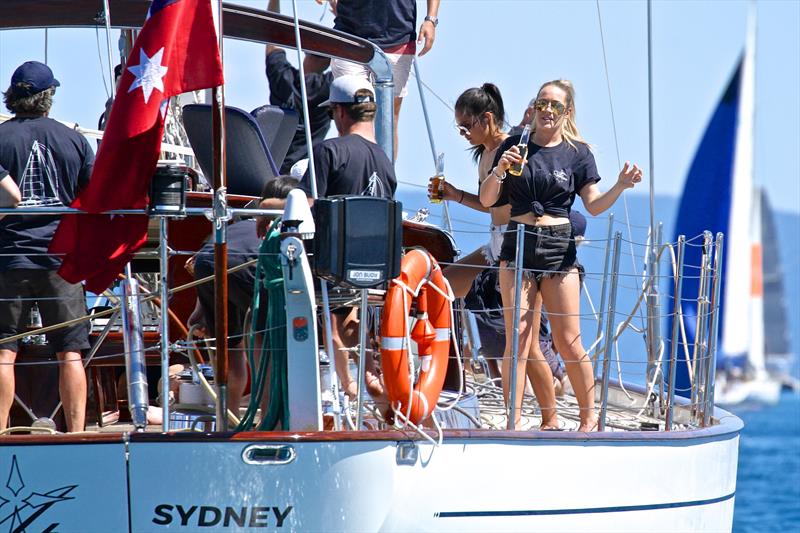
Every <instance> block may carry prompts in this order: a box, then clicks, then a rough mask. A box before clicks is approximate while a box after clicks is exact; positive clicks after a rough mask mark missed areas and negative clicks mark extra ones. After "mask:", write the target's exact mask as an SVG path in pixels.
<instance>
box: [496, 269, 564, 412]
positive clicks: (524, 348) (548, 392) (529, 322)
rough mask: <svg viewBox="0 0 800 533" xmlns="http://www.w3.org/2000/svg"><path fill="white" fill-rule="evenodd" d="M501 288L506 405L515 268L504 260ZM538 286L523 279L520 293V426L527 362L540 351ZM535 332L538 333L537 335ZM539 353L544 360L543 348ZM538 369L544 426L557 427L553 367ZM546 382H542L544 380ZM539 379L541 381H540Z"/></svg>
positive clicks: (536, 379)
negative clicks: (542, 376)
mask: <svg viewBox="0 0 800 533" xmlns="http://www.w3.org/2000/svg"><path fill="white" fill-rule="evenodd" d="M500 291H501V293H502V297H503V317H504V318H505V323H506V349H505V355H504V357H503V396H504V397H505V399H506V405H508V404H509V396H510V394H511V392H510V390H511V366H512V343H513V329H514V326H515V324H514V305H515V302H514V271H513V270H510V269H508V263H507V262H506V261H503V262H502V263H501V268H500ZM536 294H537V287H536V283H535V282H534V281H532V280H529V279H526V278H525V277H523V279H522V290H521V294H520V300H521V309H520V321H519V333H520V334H519V356H518V359H517V370H516V373H517V384H516V397H515V398H514V405H515V408H516V416H515V420H514V424H515V427H518V423H519V420H520V410H521V407H522V395H523V391H524V388H525V378H526V370H527V362H528V356H529V354H531V353H533V355H534V357H536V352H535V351H532V344H533V343H534V342H535V343H536V344H537V349H538V340H537V339H538V335H539V322H538V321H539V316H540V315H539V313H538V312H536V309H535V301H536ZM534 335H535V336H534ZM539 356H540V357H542V359H544V356H542V355H541V350H539ZM536 366H537V367H541V368H537V369H536V370H534V383H533V387H534V393H535V394H536V400H537V401H538V402H539V407H540V408H541V410H542V426H543V427H557V426H558V416H557V413H556V410H555V393H554V392H553V386H552V383H553V376H552V373H550V367H549V366H546V365H536ZM540 373H544V374H549V377H547V376H544V378H541V377H539V374H540ZM543 380H544V382H543V383H542V381H543ZM537 382H538V383H537Z"/></svg>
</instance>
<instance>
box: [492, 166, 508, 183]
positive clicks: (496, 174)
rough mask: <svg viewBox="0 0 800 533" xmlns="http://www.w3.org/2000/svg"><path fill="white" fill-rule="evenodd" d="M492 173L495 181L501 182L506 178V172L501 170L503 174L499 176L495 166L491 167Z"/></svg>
mask: <svg viewBox="0 0 800 533" xmlns="http://www.w3.org/2000/svg"><path fill="white" fill-rule="evenodd" d="M492 174H494V177H495V178H496V179H497V183H503V180H505V179H506V173H505V172H503V175H502V176H501V175H500V174H498V173H497V167H494V168H493V169H492Z"/></svg>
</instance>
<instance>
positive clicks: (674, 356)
mask: <svg viewBox="0 0 800 533" xmlns="http://www.w3.org/2000/svg"><path fill="white" fill-rule="evenodd" d="M685 247H686V236H685V235H680V236H679V237H678V258H677V269H676V272H675V290H674V291H673V294H674V298H675V304H674V309H675V316H674V317H672V337H671V339H672V340H671V341H670V342H671V344H670V350H669V381H668V382H667V416H666V420H665V422H664V424H665V425H664V430H665V431H671V430H672V421H673V418H674V415H675V374H676V372H677V368H676V367H677V364H678V331H679V330H680V327H679V326H680V323H681V321H682V320H683V310H682V308H683V306H682V305H681V291H682V290H683V252H684V248H685Z"/></svg>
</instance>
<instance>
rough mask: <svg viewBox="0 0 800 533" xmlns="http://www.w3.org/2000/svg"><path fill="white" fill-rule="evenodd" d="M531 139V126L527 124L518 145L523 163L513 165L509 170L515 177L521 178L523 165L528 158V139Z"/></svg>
mask: <svg viewBox="0 0 800 533" xmlns="http://www.w3.org/2000/svg"><path fill="white" fill-rule="evenodd" d="M530 137H531V125H530V124H526V125H525V129H524V130H522V136H521V137H520V138H519V143H518V144H517V148H519V155H520V157H522V161H520V162H519V163H517V164H514V165H511V168H509V169H508V173H509V174H511V175H513V176H519V175H520V174H522V163H523V162H524V161H525V159H526V158H527V157H528V139H530Z"/></svg>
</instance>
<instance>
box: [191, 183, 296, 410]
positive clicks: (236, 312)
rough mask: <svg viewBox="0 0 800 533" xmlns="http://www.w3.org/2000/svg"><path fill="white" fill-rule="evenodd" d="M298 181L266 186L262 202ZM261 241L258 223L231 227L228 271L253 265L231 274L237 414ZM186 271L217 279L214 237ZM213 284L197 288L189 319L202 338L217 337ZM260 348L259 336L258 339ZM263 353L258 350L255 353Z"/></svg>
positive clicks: (231, 379)
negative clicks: (249, 310)
mask: <svg viewBox="0 0 800 533" xmlns="http://www.w3.org/2000/svg"><path fill="white" fill-rule="evenodd" d="M298 183H299V182H298V181H297V180H296V179H294V178H292V177H290V176H278V177H277V178H275V179H272V180H270V181H268V182H267V183H266V184H265V185H264V189H263V191H262V193H261V200H264V199H266V198H280V199H283V198H286V196H288V195H289V191H291V190H292V189H294V188H295V187H297V185H298ZM260 247H261V237H259V236H258V234H257V232H256V220H255V219H245V220H240V221H239V222H236V223H233V224H231V225H230V226H228V268H234V267H237V266H241V265H244V264H245V263H248V262H251V261H252V262H253V263H252V264H251V265H249V266H247V267H245V268H242V269H240V270H237V271H236V272H231V273H229V274H228V348H229V372H230V373H229V375H228V398H227V400H228V405H229V406H230V408H231V409H232V410H233V411H234V413H236V409H238V407H239V406H240V404H241V402H242V397H243V395H244V390H245V387H246V386H247V357H246V351H245V335H244V331H245V319H246V315H247V311H248V309H250V303H251V302H252V301H253V288H254V286H255V275H256V265H255V261H254V260H255V259H257V258H258V251H259V248H260ZM187 269H189V270H190V272H192V273H193V275H194V277H195V280H200V279H202V278H206V277H208V276H213V275H214V236H213V235H211V237H210V238H209V239H208V241H207V242H206V243H205V244H204V245H203V247H202V248H200V250H198V252H197V253H196V254H195V255H193V256H192V257H191V258H190V259H189V261H187ZM214 308H215V301H214V283H211V282H209V283H203V284H201V285H198V286H197V302H196V303H195V308H194V311H193V312H192V314H191V316H190V317H189V320H188V323H187V325H188V326H190V327H191V326H198V329H199V333H200V334H201V335H203V336H210V337H213V336H214V332H215V331H216V330H215V325H214ZM265 310H266V302H265V301H263V300H262V302H261V310H260V312H259V316H258V320H257V325H258V331H261V330H262V329H263V327H264V324H265V321H266V315H265V314H264V312H265ZM256 343H257V346H259V345H260V335H257V341H256ZM259 352H260V350H258V349H256V350H255V353H259Z"/></svg>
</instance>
